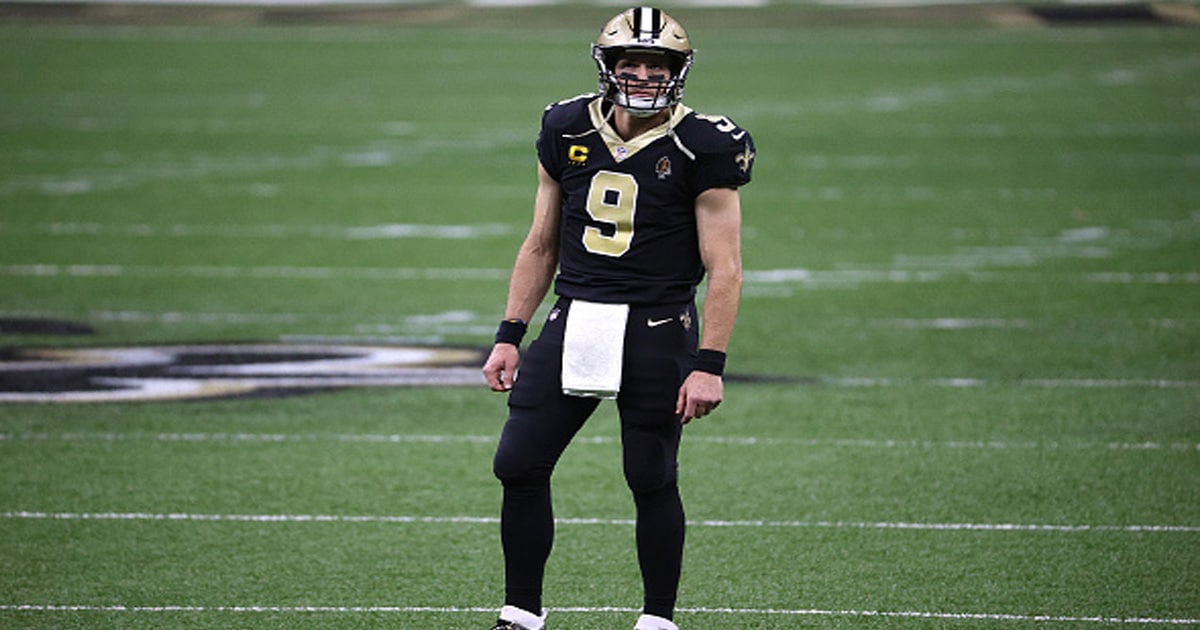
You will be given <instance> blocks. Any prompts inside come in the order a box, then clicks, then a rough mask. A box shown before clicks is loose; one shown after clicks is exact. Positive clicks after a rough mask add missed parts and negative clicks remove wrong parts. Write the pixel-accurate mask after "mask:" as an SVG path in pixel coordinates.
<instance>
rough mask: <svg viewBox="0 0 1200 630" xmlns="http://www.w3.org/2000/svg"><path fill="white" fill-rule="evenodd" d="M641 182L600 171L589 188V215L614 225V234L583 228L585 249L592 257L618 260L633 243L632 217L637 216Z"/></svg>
mask: <svg viewBox="0 0 1200 630" xmlns="http://www.w3.org/2000/svg"><path fill="white" fill-rule="evenodd" d="M637 196H638V183H637V180H636V179H634V177H633V175H630V174H628V173H616V172H613V171H600V172H598V173H596V174H595V175H594V176H593V177H592V184H591V186H590V187H589V188H588V196H587V213H588V215H589V216H591V217H592V219H593V220H594V221H596V222H598V223H603V224H607V225H608V226H611V228H610V230H611V232H612V233H611V234H605V233H604V230H601V229H600V228H598V227H594V226H587V227H585V228H583V246H584V248H585V249H587V250H588V251H589V252H591V253H593V254H600V255H602V256H612V257H614V258H619V257H621V256H624V255H625V253H626V252H628V251H629V247H630V245H631V244H632V243H633V217H634V215H635V214H636V213H637Z"/></svg>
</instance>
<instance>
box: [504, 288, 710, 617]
mask: <svg viewBox="0 0 1200 630" xmlns="http://www.w3.org/2000/svg"><path fill="white" fill-rule="evenodd" d="M569 307H570V301H569V300H559V302H558V304H556V306H555V308H554V309H553V310H552V311H551V314H550V317H548V318H547V321H546V323H545V325H544V326H543V328H542V333H541V335H540V336H539V337H538V339H537V340H536V341H534V342H533V343H532V344H531V345H530V347H529V349H528V350H527V351H526V352H525V355H524V356H523V357H522V361H521V366H520V371H519V373H518V378H517V381H516V384H515V385H514V387H513V391H512V393H511V394H510V396H509V417H508V421H507V423H505V425H504V431H503V433H502V434H501V437H500V444H499V446H498V448H497V450H496V457H495V461H494V471H495V474H496V477H497V478H499V479H500V481H501V483H502V484H503V487H504V500H503V506H502V508H501V525H500V537H501V545H502V547H503V549H504V559H505V597H506V603H507V604H508V605H512V606H517V607H520V608H523V609H525V610H528V611H530V612H533V613H535V614H540V613H541V610H542V602H541V597H542V581H543V576H544V572H545V566H546V560H547V558H548V557H549V555H550V549H551V547H552V545H553V541H554V514H553V508H552V503H551V496H550V477H551V474H552V473H553V471H554V467H555V465H556V464H557V463H558V459H559V457H560V456H561V455H562V453H563V451H564V450H565V449H566V447H567V445H568V444H569V443H570V442H571V439H572V438H573V437H574V436H575V434H576V433H577V432H578V431H579V429H580V428H582V427H583V425H584V423H585V422H586V421H587V419H588V418H589V417H590V416H591V414H592V413H593V412H594V411H595V410H596V407H597V405H598V404H599V402H600V401H598V400H596V399H589V398H579V397H574V396H567V395H564V394H563V393H562V388H561V377H560V370H561V365H562V337H563V330H564V326H565V322H566V315H567V311H568V309H569ZM664 320H669V321H664ZM697 327H698V321H697V318H696V309H695V306H694V305H692V304H684V305H670V306H656V307H632V308H631V309H630V313H629V322H628V325H627V327H626V334H625V361H624V364H623V367H622V383H621V393H620V394H619V395H618V397H617V409H618V411H619V414H620V417H621V444H622V451H623V458H624V461H623V464H624V473H625V481H626V483H627V484H628V486H629V489H630V490H631V492H632V493H633V499H634V504H635V506H636V509H637V525H636V528H635V529H636V544H637V552H638V564H639V566H640V568H641V572H642V583H643V589H644V598H645V599H644V607H645V612H646V613H647V614H651V615H658V616H660V617H664V618H667V619H671V618H672V617H673V613H674V608H675V597H676V594H677V592H678V588H679V577H680V569H681V566H682V560H683V540H684V514H683V504H682V502H681V501H680V497H679V487H678V485H677V467H678V464H677V456H678V452H679V440H680V435H681V431H682V425H681V424H680V422H679V417H678V416H676V415H675V401H676V396H677V395H678V392H679V386H680V385H681V384H682V382H683V379H684V377H685V376H686V375H687V373H688V372H689V371H690V369H691V364H692V361H693V359H694V356H695V350H696V345H697V342H698V334H697Z"/></svg>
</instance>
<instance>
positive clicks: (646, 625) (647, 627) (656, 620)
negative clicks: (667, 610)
mask: <svg viewBox="0 0 1200 630" xmlns="http://www.w3.org/2000/svg"><path fill="white" fill-rule="evenodd" d="M633 630H679V626H677V625H675V624H673V623H671V620H670V619H663V618H662V617H659V616H656V615H642V616H641V617H638V621H637V625H636V626H634V627H633Z"/></svg>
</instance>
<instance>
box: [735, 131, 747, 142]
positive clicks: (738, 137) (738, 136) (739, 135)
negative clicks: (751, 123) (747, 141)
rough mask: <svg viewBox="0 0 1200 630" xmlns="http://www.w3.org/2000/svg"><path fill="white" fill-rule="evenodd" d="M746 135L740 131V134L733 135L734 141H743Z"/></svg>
mask: <svg viewBox="0 0 1200 630" xmlns="http://www.w3.org/2000/svg"><path fill="white" fill-rule="evenodd" d="M744 135H746V132H745V131H739V132H737V133H735V134H733V139H734V140H741V139H742V136H744Z"/></svg>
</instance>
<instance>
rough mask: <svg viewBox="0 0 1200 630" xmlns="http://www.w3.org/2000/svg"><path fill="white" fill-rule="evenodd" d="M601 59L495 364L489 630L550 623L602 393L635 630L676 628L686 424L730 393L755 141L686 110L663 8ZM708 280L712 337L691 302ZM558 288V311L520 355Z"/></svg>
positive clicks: (688, 49) (563, 154)
mask: <svg viewBox="0 0 1200 630" xmlns="http://www.w3.org/2000/svg"><path fill="white" fill-rule="evenodd" d="M592 57H593V58H594V60H595V62H596V66H597V68H598V70H599V77H600V86H599V92H598V93H596V94H586V95H583V96H579V97H576V98H572V99H568V100H565V101H561V102H558V103H554V104H552V105H550V106H549V107H547V108H546V111H545V112H544V113H543V116H542V127H541V131H540V133H539V135H538V140H537V155H538V169H537V176H538V186H537V193H536V195H535V198H534V216H533V221H532V224H531V227H530V229H529V233H528V236H527V237H526V238H525V241H524V242H523V244H522V245H521V247H520V249H519V251H518V252H517V256H516V262H515V264H514V267H513V272H512V278H511V281H510V284H509V289H508V301H507V305H506V308H505V315H504V317H505V318H504V320H503V321H502V322H501V324H500V327H499V329H498V331H497V333H496V340H495V341H496V343H495V346H494V347H493V348H492V352H491V355H490V356H489V357H488V359H487V362H486V363H485V365H484V366H483V372H484V376H485V378H486V380H487V383H488V385H489V387H490V388H491V389H492V390H494V391H497V392H509V397H508V407H509V416H508V420H507V422H506V423H505V425H504V429H503V432H502V434H501V437H500V443H499V446H498V447H497V450H496V454H495V460H494V471H495V474H496V476H497V477H498V478H499V480H500V482H501V484H502V486H503V491H504V492H503V501H502V507H501V526H500V532H501V543H502V548H503V551H504V559H505V605H504V606H503V608H502V609H501V611H500V620H499V621H498V623H497V624H496V625H495V627H494V628H493V630H541V629H542V628H543V627H544V625H545V613H544V612H543V608H542V581H543V576H544V570H545V565H546V560H547V558H548V557H549V554H550V549H551V545H552V541H553V537H554V516H553V512H552V508H551V497H550V477H551V473H552V472H553V470H554V467H555V465H556V463H557V461H558V459H559V456H560V455H561V454H562V453H563V451H564V449H565V448H566V447H567V445H568V443H569V442H570V441H571V439H572V438H573V436H574V435H575V434H576V432H577V431H578V430H579V429H580V428H581V427H582V426H583V424H584V422H585V421H586V420H587V419H588V417H589V416H590V415H591V414H592V413H593V411H595V409H596V408H597V405H598V404H599V403H600V401H601V400H602V399H605V398H610V399H615V400H616V404H617V409H618V412H619V414H620V418H621V443H622V450H623V463H624V474H625V480H626V482H627V484H628V486H629V488H630V490H631V492H632V494H633V500H634V504H635V506H636V514H637V524H636V528H635V530H636V534H635V538H636V547H637V558H638V564H639V567H640V568H641V573H642V586H643V596H644V599H643V602H642V604H643V614H641V616H640V617H639V618H638V620H637V622H636V626H635V630H677V627H676V625H675V624H674V623H673V621H672V619H673V616H674V611H675V599H676V593H677V590H678V585H679V579H680V570H681V565H682V556H683V543H684V513H683V506H682V503H681V501H680V497H679V490H678V486H677V483H676V480H677V477H676V469H677V463H676V461H677V453H678V450H679V442H680V437H681V434H682V429H683V425H685V424H687V423H688V422H689V421H691V420H693V419H695V418H701V417H703V416H705V415H707V414H709V413H711V412H712V411H713V410H714V409H715V408H716V407H717V405H719V404H720V403H721V400H722V397H723V395H724V384H723V381H722V373H723V371H724V366H725V351H726V348H727V346H728V344H729V340H730V336H731V334H732V332H733V327H734V320H735V318H736V316H737V311H738V304H739V300H740V294H741V283H742V266H741V249H740V247H741V246H740V240H741V237H740V233H741V202H740V198H739V193H738V188H739V187H740V186H743V185H745V184H747V183H748V182H749V181H750V174H751V168H752V166H753V163H754V142H753V141H752V140H751V137H750V134H749V133H748V132H747V131H746V130H745V129H742V128H741V127H739V126H737V125H736V124H734V123H733V122H732V121H731V120H729V119H728V118H726V117H724V116H708V115H702V114H699V113H697V112H695V111H693V110H692V109H690V108H689V107H687V106H685V105H684V104H683V103H682V98H683V91H684V83H685V81H686V80H687V78H688V74H689V72H690V71H691V68H692V62H693V58H694V52H693V50H692V44H691V41H690V40H689V38H688V35H687V33H686V32H685V31H684V29H683V27H682V26H681V25H680V24H679V22H677V21H676V20H675V19H673V18H671V17H670V16H669V15H667V14H666V13H664V12H662V11H660V10H658V9H655V8H650V7H641V8H634V9H629V10H627V11H624V12H622V13H621V14H619V15H617V16H616V17H614V18H613V19H612V20H611V21H609V22H608V23H607V24H606V25H605V26H604V28H603V29H602V30H601V31H600V35H599V37H598V38H597V39H596V40H595V43H594V44H593V45H592ZM705 277H707V285H706V289H705V293H704V302H703V324H704V325H703V327H702V329H701V326H700V321H701V320H700V317H699V313H698V312H697V308H696V306H695V298H696V292H697V286H698V285H699V284H700V282H701V280H702V279H704V278H705ZM551 284H553V286H554V292H555V294H556V295H557V298H556V301H555V303H554V305H553V307H552V308H551V309H550V311H549V314H548V316H547V318H546V321H545V322H544V323H543V325H542V329H541V333H540V335H539V336H538V338H537V339H536V340H535V341H534V342H533V343H532V344H530V346H529V348H528V349H527V350H526V351H525V353H524V356H523V357H522V356H521V355H520V353H519V350H518V348H519V347H520V344H521V341H522V339H523V337H524V334H525V332H526V329H527V326H528V324H527V323H528V321H529V320H530V318H532V317H533V315H534V313H535V311H536V310H537V308H538V307H539V305H540V304H541V302H542V300H543V298H544V297H545V295H546V293H547V292H548V291H549V289H550V287H551ZM518 362H519V363H520V375H519V377H518V372H517V367H518Z"/></svg>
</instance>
